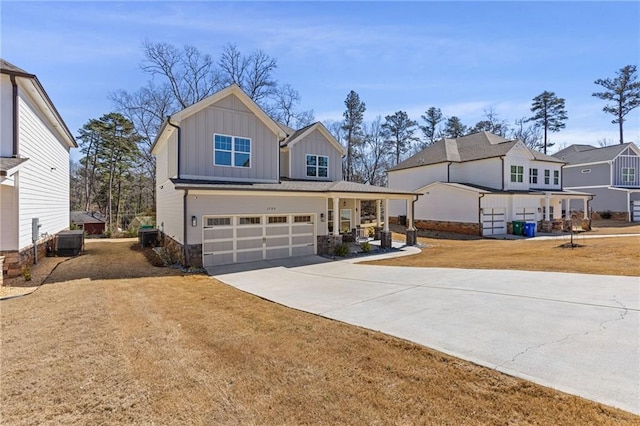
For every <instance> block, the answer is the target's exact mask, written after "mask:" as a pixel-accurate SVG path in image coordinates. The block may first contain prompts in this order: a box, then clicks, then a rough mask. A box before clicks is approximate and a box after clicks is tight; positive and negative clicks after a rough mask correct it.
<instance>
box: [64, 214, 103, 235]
mask: <svg viewBox="0 0 640 426" xmlns="http://www.w3.org/2000/svg"><path fill="white" fill-rule="evenodd" d="M105 225H106V221H105V217H104V215H103V214H102V213H99V212H71V226H77V227H78V228H80V229H82V230H83V231H84V232H85V233H87V235H101V234H104V231H105Z"/></svg>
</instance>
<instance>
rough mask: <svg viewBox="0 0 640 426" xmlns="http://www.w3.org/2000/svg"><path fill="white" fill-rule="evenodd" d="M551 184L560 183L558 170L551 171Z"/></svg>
mask: <svg viewBox="0 0 640 426" xmlns="http://www.w3.org/2000/svg"><path fill="white" fill-rule="evenodd" d="M553 184H554V185H560V170H554V171H553Z"/></svg>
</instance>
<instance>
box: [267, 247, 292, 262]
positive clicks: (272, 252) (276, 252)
mask: <svg viewBox="0 0 640 426" xmlns="http://www.w3.org/2000/svg"><path fill="white" fill-rule="evenodd" d="M266 257H267V259H268V260H271V259H281V258H283V257H289V247H280V248H272V249H267V253H266Z"/></svg>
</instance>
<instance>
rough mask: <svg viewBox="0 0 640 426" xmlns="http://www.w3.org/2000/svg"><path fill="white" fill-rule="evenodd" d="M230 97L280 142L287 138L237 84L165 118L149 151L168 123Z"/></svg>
mask: <svg viewBox="0 0 640 426" xmlns="http://www.w3.org/2000/svg"><path fill="white" fill-rule="evenodd" d="M231 95H235V96H236V97H237V98H238V99H240V102H242V103H243V104H244V105H245V106H246V107H247V108H248V109H249V110H250V111H251V112H252V113H254V114H255V115H256V116H257V117H258V119H259V120H260V121H262V122H263V123H264V125H265V126H267V127H268V128H269V130H271V131H272V132H273V133H275V134H276V135H278V137H279V138H280V139H281V140H282V139H284V138H286V137H287V133H286V132H285V130H284V129H283V128H282V127H281V126H280V125H279V124H278V123H277V122H276V121H275V120H273V119H272V118H271V117H269V116H268V115H267V113H266V112H264V110H263V109H262V108H260V106H259V105H258V104H257V103H255V102H254V101H253V99H251V98H250V97H249V95H247V94H246V93H245V92H244V91H243V90H242V89H241V88H240V86H238V85H237V84H232V85H231V86H227V87H225V88H224V89H222V90H219V91H217V92H216V93H214V94H213V95H210V96H207V97H206V98H204V99H202V100H201V101H198V102H196V103H195V104H193V105H191V106H188V107H187V108H185V109H182V110H180V111H178V112H176V113H174V114H172V115H170V116H169V117H167V119H165V121H164V123H163V124H162V127H161V128H160V131H159V132H158V135H157V136H156V139H155V140H154V141H153V145H152V146H151V151H152V152H153V150H154V148H155V146H156V144H157V143H158V141H159V140H160V139H161V137H162V136H163V134H164V132H165V130H166V129H167V128H168V127H171V126H168V123H169V122H172V123H176V124H179V123H180V121H182V120H183V119H185V118H186V117H189V116H191V115H193V114H195V113H197V112H200V111H202V110H203V109H205V108H207V107H209V106H211V105H213V104H215V103H216V102H219V101H220V100H222V99H224V98H226V97H227V96H231ZM170 130H173V128H172V127H171V129H170Z"/></svg>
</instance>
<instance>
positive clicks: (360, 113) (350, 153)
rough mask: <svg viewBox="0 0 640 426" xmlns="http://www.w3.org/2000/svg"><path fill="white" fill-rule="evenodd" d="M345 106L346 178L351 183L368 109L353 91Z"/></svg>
mask: <svg viewBox="0 0 640 426" xmlns="http://www.w3.org/2000/svg"><path fill="white" fill-rule="evenodd" d="M344 104H345V106H346V107H347V109H346V110H345V112H344V114H343V116H344V123H343V124H342V129H343V130H344V131H345V135H344V136H345V141H346V143H347V159H346V162H347V164H346V170H345V173H344V174H345V176H344V178H345V180H347V181H350V180H352V179H353V165H354V160H355V157H356V155H357V149H358V147H359V146H360V145H361V144H362V141H363V137H362V122H363V120H364V112H365V111H366V109H367V107H366V105H365V103H364V102H362V101H361V100H360V96H358V94H357V93H356V92H354V91H353V90H352V91H351V92H349V94H348V95H347V98H346V99H345V101H344Z"/></svg>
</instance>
